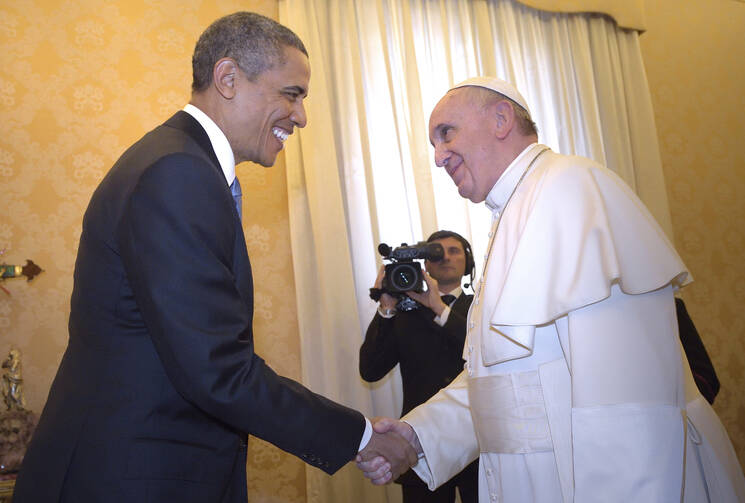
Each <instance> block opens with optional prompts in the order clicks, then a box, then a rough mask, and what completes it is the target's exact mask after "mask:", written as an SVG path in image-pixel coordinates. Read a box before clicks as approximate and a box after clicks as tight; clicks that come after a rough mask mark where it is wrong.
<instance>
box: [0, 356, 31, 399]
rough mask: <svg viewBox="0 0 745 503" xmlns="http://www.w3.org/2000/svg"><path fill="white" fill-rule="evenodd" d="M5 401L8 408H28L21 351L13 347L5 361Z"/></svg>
mask: <svg viewBox="0 0 745 503" xmlns="http://www.w3.org/2000/svg"><path fill="white" fill-rule="evenodd" d="M3 368H4V369H8V370H7V371H6V372H3V401H4V402H5V406H6V407H7V410H26V400H25V399H24V398H23V376H22V374H21V352H20V351H18V350H17V349H11V350H10V352H9V353H8V358H6V359H5V361H4V362H3Z"/></svg>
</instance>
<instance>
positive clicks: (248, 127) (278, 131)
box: [224, 47, 310, 166]
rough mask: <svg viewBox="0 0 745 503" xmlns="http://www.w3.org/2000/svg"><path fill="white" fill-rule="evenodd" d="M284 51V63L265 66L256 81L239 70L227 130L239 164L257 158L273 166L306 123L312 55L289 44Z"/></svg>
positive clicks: (263, 164) (264, 163)
mask: <svg viewBox="0 0 745 503" xmlns="http://www.w3.org/2000/svg"><path fill="white" fill-rule="evenodd" d="M284 54H285V62H284V63H282V64H277V65H275V66H274V67H272V68H270V69H268V70H265V71H264V72H262V73H261V74H259V75H258V76H257V77H256V78H255V79H254V81H253V82H252V81H250V80H248V78H247V77H246V75H245V74H244V73H243V71H242V70H240V69H239V70H238V71H237V75H236V84H235V86H236V93H235V97H234V100H235V101H234V102H233V103H232V104H231V105H232V106H231V108H230V110H229V112H228V117H227V121H226V123H225V126H226V127H225V129H226V131H224V132H225V135H226V136H227V137H228V141H229V142H230V146H231V147H232V149H233V154H234V155H235V162H236V164H237V163H239V162H242V161H253V162H255V163H258V164H261V165H262V166H272V165H273V164H274V161H275V160H276V159H277V154H278V153H279V152H280V151H281V150H282V148H283V144H284V141H285V140H286V139H287V137H288V136H289V135H291V134H292V133H293V130H294V128H295V127H304V126H305V123H306V117H305V108H304V107H303V100H304V99H305V96H306V95H307V94H308V82H309V81H310V65H309V64H308V58H307V57H306V56H305V54H303V53H302V52H300V51H299V50H298V49H296V48H294V47H285V49H284Z"/></svg>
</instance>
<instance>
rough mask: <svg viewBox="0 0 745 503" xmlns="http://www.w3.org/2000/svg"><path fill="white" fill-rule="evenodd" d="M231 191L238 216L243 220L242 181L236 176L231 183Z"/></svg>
mask: <svg viewBox="0 0 745 503" xmlns="http://www.w3.org/2000/svg"><path fill="white" fill-rule="evenodd" d="M230 193H231V194H233V201H234V202H235V209H236V210H237V211H238V218H240V219H241V221H242V220H243V206H242V205H241V196H242V195H243V194H242V193H241V182H239V181H238V177H237V176H236V177H235V178H234V179H233V183H231V184H230Z"/></svg>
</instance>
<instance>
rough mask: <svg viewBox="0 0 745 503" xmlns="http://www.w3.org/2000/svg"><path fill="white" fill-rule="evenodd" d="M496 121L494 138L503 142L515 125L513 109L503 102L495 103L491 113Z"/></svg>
mask: <svg viewBox="0 0 745 503" xmlns="http://www.w3.org/2000/svg"><path fill="white" fill-rule="evenodd" d="M492 113H494V116H495V117H496V119H497V129H496V136H497V138H499V139H500V140H504V139H505V138H506V137H507V135H508V134H510V131H512V128H513V127H514V125H515V109H514V108H512V105H510V104H509V102H507V101H505V100H500V101H497V102H496V103H495V104H494V109H493V111H492Z"/></svg>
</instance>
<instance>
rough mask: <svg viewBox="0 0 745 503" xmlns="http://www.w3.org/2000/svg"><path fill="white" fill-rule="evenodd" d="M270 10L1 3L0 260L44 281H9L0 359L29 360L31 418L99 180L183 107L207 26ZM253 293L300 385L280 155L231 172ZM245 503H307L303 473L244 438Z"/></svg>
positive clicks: (207, 3)
mask: <svg viewBox="0 0 745 503" xmlns="http://www.w3.org/2000/svg"><path fill="white" fill-rule="evenodd" d="M237 10H252V11H255V12H259V13H262V14H265V15H267V16H269V17H272V18H274V19H277V17H278V4H277V0H204V1H202V0H189V1H180V0H75V1H63V0H6V1H3V2H0V47H1V48H2V51H1V52H0V208H1V210H0V214H1V216H2V218H0V250H2V249H5V250H6V251H5V255H4V256H3V257H2V258H0V261H5V262H7V263H24V260H25V259H26V258H31V259H33V260H34V261H35V262H37V263H38V264H40V265H41V266H42V267H43V269H44V272H43V273H42V274H41V275H39V276H38V277H37V278H35V279H34V280H33V281H32V282H31V283H26V282H25V281H23V280H12V281H6V282H4V283H3V286H4V287H5V288H7V289H8V290H9V291H10V292H11V294H12V295H11V296H10V297H9V296H6V295H5V294H4V293H3V292H0V352H1V353H2V355H3V357H4V356H5V354H7V351H8V349H9V348H10V347H11V346H16V347H18V348H20V349H21V351H22V352H23V358H24V359H23V363H24V369H23V370H24V388H25V393H26V399H27V402H28V407H29V408H31V409H32V410H34V411H36V412H40V411H41V409H42V407H43V405H44V402H45V401H46V396H47V393H48V390H49V387H50V385H51V381H52V378H53V377H54V374H55V372H56V369H57V366H58V364H59V361H60V359H61V357H62V353H63V352H64V350H65V347H66V345H67V319H68V314H69V302H70V293H71V291H72V270H73V266H74V261H75V255H76V251H77V246H78V240H79V237H80V231H81V223H82V217H83V212H84V211H85V208H86V205H87V204H88V200H89V198H90V196H91V194H92V192H93V190H94V189H95V187H96V185H97V184H98V182H99V181H100V180H101V178H102V177H103V175H104V174H105V173H106V171H107V170H108V169H109V168H110V166H111V165H112V164H113V162H114V161H115V160H116V159H117V158H118V157H119V155H120V154H121V153H122V152H123V151H124V150H125V149H126V148H127V147H128V146H129V145H130V144H131V143H132V142H133V141H135V140H137V139H138V138H139V137H141V136H142V135H143V134H144V133H146V132H147V131H149V130H150V129H152V128H153V127H155V126H157V125H158V124H160V123H162V122H163V121H164V120H165V119H167V118H168V117H170V115H171V114H173V113H174V112H175V111H176V110H178V109H180V108H181V107H183V106H184V105H185V104H186V103H187V101H188V99H189V94H190V85H191V53H192V50H193V48H194V44H195V42H196V39H197V38H198V36H199V34H200V33H201V31H202V30H203V29H204V28H206V27H207V25H208V24H209V23H210V22H212V21H213V20H214V19H216V18H218V17H220V16H222V15H224V14H228V13H230V12H234V11H237ZM237 172H238V176H239V177H240V178H241V183H242V186H243V192H244V195H243V204H244V208H243V215H244V230H245V232H246V238H247V239H246V240H247V242H248V250H249V254H250V256H251V260H252V266H253V271H254V281H255V285H256V314H255V323H254V328H255V341H256V347H257V351H258V352H259V354H260V355H261V356H262V357H264V358H265V359H266V360H267V361H268V362H269V363H270V365H272V367H273V368H274V369H275V370H276V371H277V372H278V373H280V374H283V375H286V376H289V377H292V378H295V379H298V378H299V377H300V375H301V372H300V355H299V351H300V346H299V338H298V328H297V318H296V315H295V311H296V309H295V293H294V292H295V287H294V280H293V273H292V260H291V256H290V251H291V250H290V242H289V223H288V209H287V208H288V205H287V189H286V185H287V184H286V178H285V174H284V157H283V156H282V155H280V157H279V161H278V163H277V165H276V166H275V167H273V168H270V169H265V168H262V167H260V166H257V165H250V164H247V163H244V164H242V165H239V166H238V167H237ZM247 474H248V485H249V487H248V492H249V495H250V496H249V499H250V501H251V502H257V503H259V502H282V503H296V502H302V501H305V465H304V464H303V463H302V462H301V461H300V460H299V459H297V458H295V457H293V456H290V455H288V454H285V453H283V452H282V451H280V450H279V449H277V448H275V447H274V446H271V445H270V444H267V443H265V442H262V441H260V440H256V439H253V438H252V439H251V440H250V441H249V461H248V466H247Z"/></svg>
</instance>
